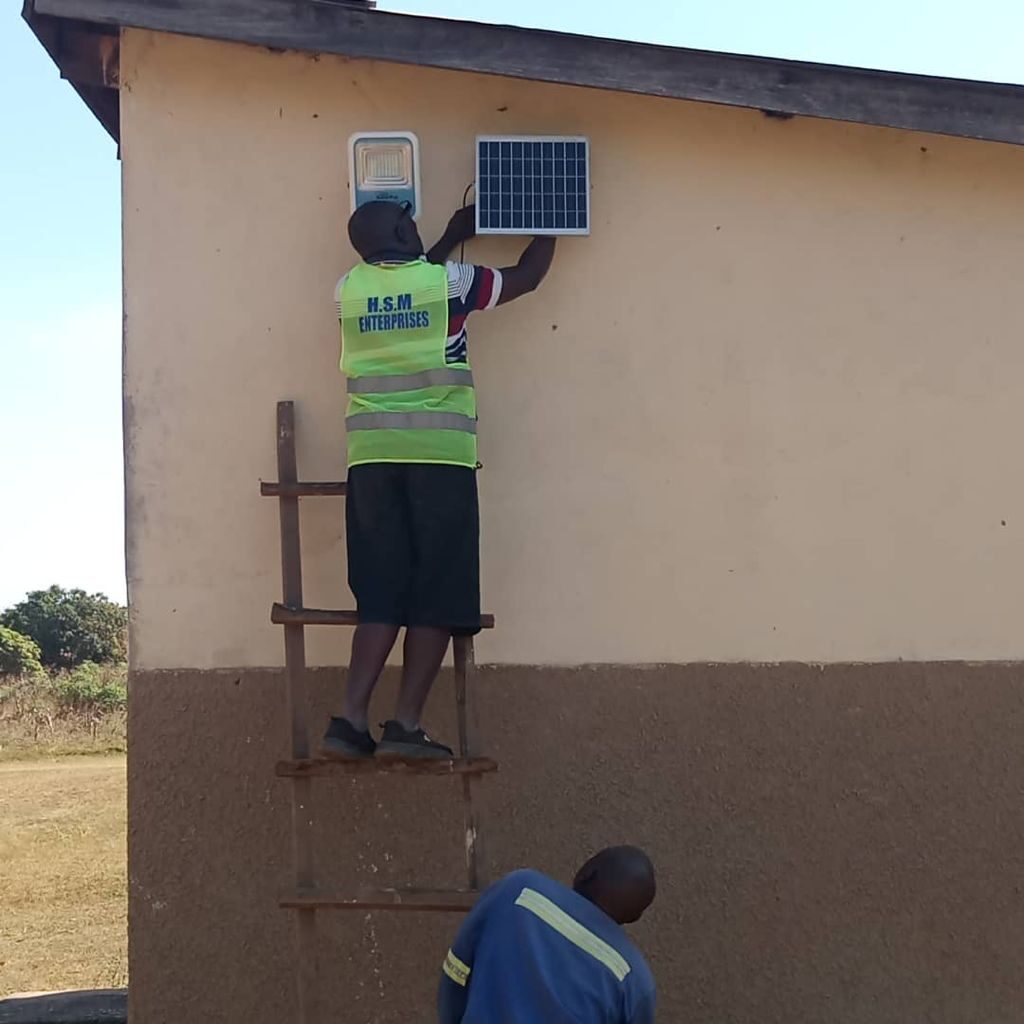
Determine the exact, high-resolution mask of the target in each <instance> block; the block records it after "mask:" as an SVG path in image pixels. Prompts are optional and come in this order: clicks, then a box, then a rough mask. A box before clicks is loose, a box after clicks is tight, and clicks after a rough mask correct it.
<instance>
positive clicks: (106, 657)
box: [0, 586, 128, 668]
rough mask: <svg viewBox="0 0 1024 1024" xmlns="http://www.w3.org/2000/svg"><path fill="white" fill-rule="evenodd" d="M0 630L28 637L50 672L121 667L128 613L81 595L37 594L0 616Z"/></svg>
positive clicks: (97, 596) (60, 591) (73, 592)
mask: <svg viewBox="0 0 1024 1024" xmlns="http://www.w3.org/2000/svg"><path fill="white" fill-rule="evenodd" d="M0 625H4V626H7V627H8V628H9V629H14V630H17V631H18V632H19V633H23V634H24V635H25V636H27V637H31V638H32V639H33V640H34V641H35V642H36V643H37V644H38V645H39V651H40V660H41V661H42V663H43V664H44V665H46V666H48V667H49V668H74V667H75V666H76V665H81V664H82V663H83V662H86V661H93V662H96V663H97V664H109V663H111V662H121V661H124V660H125V655H126V653H127V649H128V611H127V609H125V608H123V607H122V606H121V605H119V604H115V603H114V602H113V601H110V600H108V599H107V598H106V597H104V596H103V595H102V594H87V593H86V592H85V591H84V590H63V589H62V588H61V587H56V586H54V587H50V588H49V590H35V591H33V592H32V593H31V594H29V595H28V596H27V597H26V598H25V600H24V601H22V602H20V603H19V604H16V605H15V606H14V607H13V608H9V609H8V610H7V611H5V612H4V613H3V614H2V615H0Z"/></svg>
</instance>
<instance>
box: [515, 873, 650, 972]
mask: <svg viewBox="0 0 1024 1024" xmlns="http://www.w3.org/2000/svg"><path fill="white" fill-rule="evenodd" d="M516 906H517V907H523V908H524V909H525V910H529V911H530V913H531V914H535V915H536V916H537V917H539V918H540V919H541V920H542V921H543V922H544V923H545V924H547V925H550V926H551V927H552V928H554V929H555V931H556V932H558V933H559V934H560V935H564V936H565V938H567V939H568V940H569V941H570V942H571V943H572V944H573V945H574V946H579V948H580V949H582V950H583V952H584V953H589V954H590V955H591V956H592V957H593V958H594V959H595V960H599V961H600V962H601V963H603V964H604V965H605V967H607V968H608V970H609V971H611V972H612V974H614V975H615V977H616V978H618V980H619V981H623V980H625V977H626V975H627V974H629V972H630V966H629V964H628V963H627V962H626V960H625V958H624V957H623V956H622V955H621V954H620V953H618V952H617V951H616V950H614V949H613V948H612V947H611V946H609V945H608V943H607V942H605V941H604V939H602V938H600V937H599V936H597V935H595V934H594V933H593V932H592V931H590V929H589V928H584V927H583V925H581V924H580V923H579V921H577V920H576V919H575V918H574V917H570V916H569V915H568V914H567V913H566V912H565V911H564V910H562V908H561V907H559V906H556V905H555V904H554V903H552V902H551V900H549V899H548V898H547V897H546V896H542V895H541V894H540V893H539V892H537V891H536V889H529V888H527V889H523V891H522V892H521V893H520V894H519V898H518V899H517V900H516Z"/></svg>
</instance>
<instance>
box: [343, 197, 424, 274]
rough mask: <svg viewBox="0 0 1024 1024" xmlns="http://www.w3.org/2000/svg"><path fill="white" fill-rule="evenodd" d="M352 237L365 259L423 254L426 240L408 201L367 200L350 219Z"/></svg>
mask: <svg viewBox="0 0 1024 1024" xmlns="http://www.w3.org/2000/svg"><path fill="white" fill-rule="evenodd" d="M348 237H349V240H350V241H351V242H352V248H353V249H355V251H356V252H357V253H359V255H360V256H362V258H363V259H364V260H370V259H373V258H374V257H387V256H391V257H402V256H407V257H408V258H409V259H416V258H417V257H418V256H422V255H423V242H422V241H420V233H419V231H418V230H417V229H416V222H415V221H414V220H413V219H412V212H411V210H410V207H409V204H408V203H387V202H372V203H364V204H363V205H362V206H360V207H359V209H358V210H356V212H355V213H353V214H352V216H351V217H350V218H349V221H348Z"/></svg>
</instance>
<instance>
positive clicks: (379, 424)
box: [345, 412, 476, 434]
mask: <svg viewBox="0 0 1024 1024" xmlns="http://www.w3.org/2000/svg"><path fill="white" fill-rule="evenodd" d="M345 429H346V430H349V431H352V430H461V431H463V432H465V433H467V434H475V433H476V419H474V417H472V416H461V415H459V413H457V412H363V413H360V414H359V415H358V416H348V417H346V419H345Z"/></svg>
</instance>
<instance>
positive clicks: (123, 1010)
mask: <svg viewBox="0 0 1024 1024" xmlns="http://www.w3.org/2000/svg"><path fill="white" fill-rule="evenodd" d="M127 1020H128V989H126V988H101V989H93V990H90V991H82V992H45V993H29V994H25V995H15V996H10V997H9V998H7V999H0V1024H126V1022H127Z"/></svg>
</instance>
